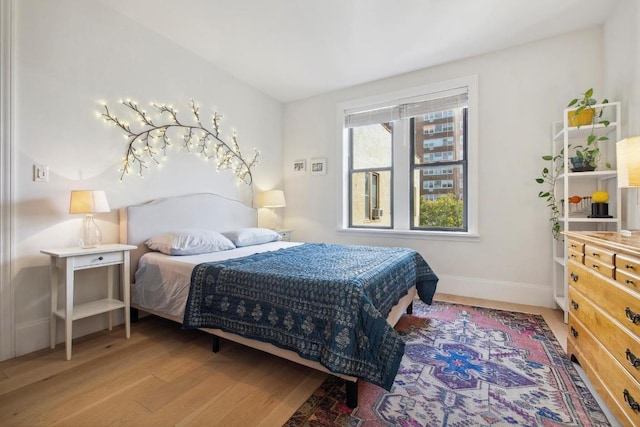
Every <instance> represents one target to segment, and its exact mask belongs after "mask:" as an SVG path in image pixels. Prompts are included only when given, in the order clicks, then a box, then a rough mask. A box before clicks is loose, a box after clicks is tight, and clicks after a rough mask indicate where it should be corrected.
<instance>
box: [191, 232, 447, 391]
mask: <svg viewBox="0 0 640 427" xmlns="http://www.w3.org/2000/svg"><path fill="white" fill-rule="evenodd" d="M437 281H438V278H437V276H436V275H435V274H434V273H433V272H432V271H431V268H430V267H429V266H428V265H427V263H426V262H425V261H424V259H423V258H422V257H421V256H420V255H419V254H418V253H417V252H415V251H413V250H410V249H405V248H383V247H371V246H343V245H331V244H315V243H313V244H312V243H308V244H303V245H299V246H294V247H291V248H287V249H280V250H277V251H273V252H264V253H259V254H255V255H251V256H248V257H244V258H238V259H232V260H227V261H222V262H211V263H204V264H199V265H197V266H196V267H195V268H194V270H193V273H192V276H191V288H190V291H189V298H188V301H187V306H186V309H185V315H184V322H183V324H184V327H185V328H218V329H222V330H224V331H227V332H232V333H235V334H238V335H242V336H245V337H248V338H252V339H257V340H260V341H266V342H269V343H272V344H274V345H276V346H278V347H281V348H284V349H288V350H293V351H295V352H297V353H298V354H299V355H300V356H301V357H303V358H305V359H309V360H313V361H317V362H320V363H321V364H322V365H323V366H325V367H326V368H328V369H329V370H331V371H332V372H334V373H340V374H346V375H351V376H354V377H358V378H362V379H364V380H366V381H369V382H371V383H373V384H376V385H379V386H382V387H384V388H386V389H387V390H388V389H390V387H391V385H392V384H393V379H394V378H395V375H396V373H397V370H398V367H399V364H400V359H401V358H402V355H403V353H404V342H403V341H402V339H401V338H400V337H399V336H398V334H397V333H396V332H395V330H394V329H393V328H392V327H391V326H390V325H389V324H388V323H387V321H386V318H387V315H388V314H389V312H390V311H391V309H392V307H393V306H394V305H395V304H396V303H397V302H398V300H399V299H400V298H402V297H403V296H404V295H406V294H407V290H408V289H409V288H410V287H411V286H413V285H417V286H418V290H419V295H420V297H421V298H422V299H423V300H425V301H426V302H428V303H430V302H431V297H432V296H433V293H434V292H435V287H436V283H437Z"/></svg>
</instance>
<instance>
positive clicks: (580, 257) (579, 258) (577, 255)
mask: <svg viewBox="0 0 640 427" xmlns="http://www.w3.org/2000/svg"><path fill="white" fill-rule="evenodd" d="M567 258H568V259H572V260H574V261H575V262H578V263H580V264H584V254H583V253H582V252H578V251H574V250H572V249H569V250H568V251H567Z"/></svg>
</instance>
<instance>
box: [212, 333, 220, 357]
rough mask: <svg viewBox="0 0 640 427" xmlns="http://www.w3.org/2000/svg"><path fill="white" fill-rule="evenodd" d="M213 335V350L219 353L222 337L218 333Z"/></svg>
mask: <svg viewBox="0 0 640 427" xmlns="http://www.w3.org/2000/svg"><path fill="white" fill-rule="evenodd" d="M212 337H213V339H212V345H211V351H213V352H214V353H217V352H219V351H220V337H219V336H217V335H212Z"/></svg>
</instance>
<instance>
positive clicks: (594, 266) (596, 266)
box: [591, 264, 600, 270]
mask: <svg viewBox="0 0 640 427" xmlns="http://www.w3.org/2000/svg"><path fill="white" fill-rule="evenodd" d="M591 267H593V268H595V269H596V270H597V269H599V268H600V266H599V265H598V264H591Z"/></svg>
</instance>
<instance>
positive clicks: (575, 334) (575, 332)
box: [571, 326, 578, 338]
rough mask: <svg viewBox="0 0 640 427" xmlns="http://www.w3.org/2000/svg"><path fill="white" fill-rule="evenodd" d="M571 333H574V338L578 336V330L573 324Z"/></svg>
mask: <svg viewBox="0 0 640 427" xmlns="http://www.w3.org/2000/svg"><path fill="white" fill-rule="evenodd" d="M571 335H573V337H574V338H578V331H576V330H575V329H574V327H573V326H572V327H571Z"/></svg>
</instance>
